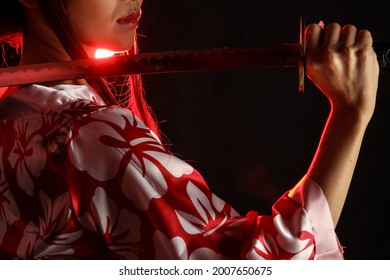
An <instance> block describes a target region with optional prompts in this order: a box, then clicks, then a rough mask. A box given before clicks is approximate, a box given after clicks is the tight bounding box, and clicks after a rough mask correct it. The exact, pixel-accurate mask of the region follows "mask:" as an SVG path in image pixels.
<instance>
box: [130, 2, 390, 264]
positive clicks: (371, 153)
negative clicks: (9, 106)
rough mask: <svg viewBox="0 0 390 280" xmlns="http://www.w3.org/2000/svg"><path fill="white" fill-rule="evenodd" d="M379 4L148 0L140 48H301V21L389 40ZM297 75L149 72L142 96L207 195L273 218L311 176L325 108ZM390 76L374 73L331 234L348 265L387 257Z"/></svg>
mask: <svg viewBox="0 0 390 280" xmlns="http://www.w3.org/2000/svg"><path fill="white" fill-rule="evenodd" d="M387 6H388V5H385V1H365V2H359V1H334V0H332V1H320V2H318V1H285V2H281V1H259V0H257V1H255V0H243V1H232V0H207V1H206V0H198V1H192V0H190V1H183V0H171V1H160V0H145V1H144V4H143V17H142V19H141V23H140V27H139V29H138V32H139V33H140V35H141V37H140V39H139V44H140V48H141V52H147V51H158V50H177V49H202V48H214V47H252V46H256V45H262V44H280V43H284V42H298V40H299V16H300V15H305V16H306V18H307V23H311V22H318V21H320V20H322V21H324V22H325V23H330V22H338V23H340V24H341V25H345V24H349V23H352V24H354V25H356V26H357V28H358V29H369V30H370V31H371V32H372V34H373V37H374V40H375V41H390V16H389V15H390V13H389V8H388V7H387ZM297 77H298V72H297V69H295V68H280V69H274V68H272V69H256V70H237V71H219V72H202V73H180V74H163V75H149V76H144V83H145V89H146V95H147V100H148V102H149V103H150V104H151V106H152V107H153V110H154V112H155V114H156V116H157V118H158V120H159V121H161V123H160V128H161V129H162V131H163V133H164V134H166V135H167V137H168V139H169V142H170V145H171V146H170V148H171V150H172V152H174V153H175V154H177V155H178V156H179V157H180V158H182V159H184V160H187V161H189V162H190V163H191V164H192V165H194V166H195V167H196V168H197V169H198V170H199V171H200V172H201V173H202V174H203V176H204V177H205V179H206V181H208V183H209V185H210V188H211V189H212V190H213V192H215V193H216V194H218V195H219V196H220V197H222V198H223V199H225V200H226V201H228V202H229V203H230V204H232V205H233V206H234V207H235V208H236V209H237V210H238V211H239V212H241V213H242V214H245V213H246V212H247V211H248V210H253V209H254V210H258V211H259V212H261V213H265V214H268V213H269V212H270V209H271V205H272V203H273V202H274V201H275V199H277V197H278V196H279V195H281V194H282V193H283V192H285V191H286V190H287V189H288V188H290V187H291V186H293V185H294V184H295V183H296V182H297V181H298V180H299V179H300V178H301V177H302V176H303V175H304V174H305V172H306V170H307V168H308V166H309V164H310V161H311V159H312V156H313V154H314V152H315V149H316V146H317V143H318V141H319V137H320V134H321V131H322V128H323V125H324V123H325V120H326V117H327V115H328V112H329V104H328V101H327V100H326V98H325V97H323V96H322V94H321V93H320V92H319V91H318V90H317V89H316V88H315V87H314V86H313V85H312V84H311V83H310V81H308V80H306V90H305V93H304V94H299V93H298V78H297ZM389 79H390V72H388V73H385V72H382V73H381V76H380V84H379V92H378V99H377V108H376V112H375V115H374V117H373V119H372V121H371V123H370V125H369V127H368V129H367V133H366V137H365V140H364V143H363V146H362V151H361V154H360V158H359V161H358V165H357V169H356V172H355V176H354V178H353V182H352V186H351V189H350V192H349V196H348V200H347V202H346V205H345V208H344V211H343V214H342V217H341V219H340V222H339V224H338V226H337V229H336V231H337V233H338V235H339V239H340V241H341V243H342V244H343V245H344V246H345V247H346V248H345V252H346V254H345V257H346V258H347V259H389V258H390V241H389V239H390V232H389V216H388V214H389V212H390V209H389V206H388V196H389V193H390V190H389V188H390V183H389V176H388V172H390V169H389V167H390V165H389V156H390V151H389V133H388V132H389V125H388V122H389V110H388V107H389V105H390V103H389V102H390V101H389V94H390V93H389V90H390V82H389Z"/></svg>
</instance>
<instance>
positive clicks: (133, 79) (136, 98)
mask: <svg viewBox="0 0 390 280" xmlns="http://www.w3.org/2000/svg"><path fill="white" fill-rule="evenodd" d="M7 2H8V3H7V4H6V5H7V6H6V8H4V7H2V12H0V42H1V41H5V42H7V43H8V44H10V45H11V46H13V47H16V48H18V47H20V46H21V42H22V35H23V25H24V22H23V14H22V6H21V4H20V3H19V1H17V0H8V1H7ZM64 2H66V0H65V1H64V0H37V3H38V5H39V6H40V8H41V10H42V12H43V14H44V15H45V17H46V19H47V20H48V22H49V24H50V25H51V27H52V29H53V31H54V32H55V34H56V35H57V37H58V39H59V40H60V42H61V44H62V45H63V47H64V49H65V51H66V52H67V53H68V55H69V56H70V58H71V59H83V58H88V55H87V53H86V52H85V50H84V48H83V46H82V44H81V43H80V41H79V39H78V38H77V36H76V34H75V32H74V31H73V29H72V27H71V25H70V23H69V20H68V16H67V9H66V3H64ZM135 37H136V36H135ZM131 52H132V53H133V54H136V53H138V47H137V44H136V40H135V42H134V48H133V49H132V50H131ZM126 80H127V81H128V89H129V90H128V91H127V93H128V95H129V96H128V98H127V100H128V102H126V104H125V105H123V104H119V102H118V100H117V99H116V98H115V95H114V94H113V93H112V90H110V88H109V87H108V86H107V83H106V81H105V79H104V78H97V79H90V80H88V81H87V82H88V83H89V84H90V85H91V86H92V87H93V88H94V89H95V91H96V92H97V93H98V94H99V95H100V96H101V97H102V99H103V100H104V101H105V102H106V103H107V104H109V105H121V106H125V107H127V108H129V109H130V110H131V111H132V112H133V113H134V114H135V115H137V116H138V117H139V118H140V119H141V120H142V121H143V122H144V123H145V124H146V125H147V126H148V127H149V128H150V129H151V130H152V131H154V132H155V133H156V134H158V135H160V133H159V130H158V126H157V123H156V121H155V118H154V115H153V113H152V111H151V110H150V107H149V106H148V104H147V103H146V100H145V96H144V90H143V86H142V79H141V75H130V76H129V77H127V79H126Z"/></svg>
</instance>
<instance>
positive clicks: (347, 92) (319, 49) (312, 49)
mask: <svg viewBox="0 0 390 280" xmlns="http://www.w3.org/2000/svg"><path fill="white" fill-rule="evenodd" d="M306 40H307V61H306V63H307V65H306V66H307V75H308V77H309V78H310V79H311V80H312V81H313V82H314V83H315V84H316V85H317V86H318V87H319V88H320V89H321V91H322V92H323V93H324V94H325V95H326V96H327V97H328V98H329V100H330V102H331V105H332V110H334V111H335V113H340V114H341V113H344V114H355V113H357V114H358V115H359V116H361V117H363V118H364V119H365V120H367V121H368V120H369V119H370V118H371V116H372V114H373V112H374V107H375V96H376V91H377V85H378V73H379V66H378V61H377V57H376V54H375V52H374V50H373V48H372V44H373V39H372V37H371V34H370V32H369V31H367V30H361V31H358V30H357V29H356V27H355V26H353V25H346V26H344V27H343V28H341V26H340V25H339V24H337V23H332V24H329V25H328V26H326V27H325V28H323V27H321V26H320V25H318V24H311V25H309V26H308V27H307V29H306Z"/></svg>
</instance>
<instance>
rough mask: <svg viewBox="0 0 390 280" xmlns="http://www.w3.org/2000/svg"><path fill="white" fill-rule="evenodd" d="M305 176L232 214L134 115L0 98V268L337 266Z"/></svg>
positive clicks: (331, 238)
mask: <svg viewBox="0 0 390 280" xmlns="http://www.w3.org/2000/svg"><path fill="white" fill-rule="evenodd" d="M342 258H343V253H342V249H341V247H340V245H339V242H338V240H337V237H336V234H335V232H334V229H333V224H332V220H331V217H330V212H329V208H328V204H327V202H326V200H325V198H324V196H323V194H322V192H321V189H320V188H319V187H318V185H317V184H316V183H315V182H314V181H313V180H312V179H311V178H309V177H307V176H306V177H304V178H303V180H302V181H301V182H300V183H299V184H298V185H297V186H296V187H295V188H293V189H292V190H291V191H289V192H287V193H286V194H285V195H283V196H282V197H281V198H280V199H279V200H278V201H277V202H276V203H275V204H274V207H273V215H272V216H261V215H259V214H258V213H256V212H255V211H251V212H249V213H247V214H246V215H245V216H241V215H239V214H238V213H237V212H236V211H235V210H234V209H232V207H231V206H230V205H229V204H227V203H226V202H225V201H223V200H221V199H220V198H219V197H217V196H216V195H214V194H213V193H212V192H210V190H209V188H208V186H207V184H206V183H205V181H204V180H203V178H202V177H201V175H200V174H199V173H198V172H197V171H196V170H195V169H194V168H193V167H191V166H190V165H189V164H187V163H186V162H184V161H182V160H180V159H178V158H177V157H175V156H173V155H172V154H171V153H169V152H168V151H167V150H166V149H165V148H164V147H163V146H162V145H161V143H160V141H159V139H158V138H157V137H156V136H155V135H154V134H153V133H152V132H151V131H150V130H149V129H148V128H147V127H146V126H145V125H144V124H143V123H142V122H141V121H140V120H139V119H138V118H136V117H135V116H134V114H133V113H132V112H131V111H129V110H127V109H123V108H120V107H116V106H107V105H105V104H104V103H103V102H102V101H101V100H100V98H99V97H98V96H97V95H96V94H95V93H93V92H92V91H91V90H89V89H88V88H87V87H85V86H74V85H60V86H56V87H43V86H39V85H32V86H28V87H25V88H23V89H20V90H18V91H16V92H14V93H13V94H11V95H10V96H8V97H5V98H3V99H2V100H1V101H0V259H342Z"/></svg>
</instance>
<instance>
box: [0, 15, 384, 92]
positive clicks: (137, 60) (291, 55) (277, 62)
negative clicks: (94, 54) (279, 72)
mask: <svg viewBox="0 0 390 280" xmlns="http://www.w3.org/2000/svg"><path fill="white" fill-rule="evenodd" d="M300 27H301V32H300V41H299V43H284V44H281V45H264V46H259V47H254V48H219V49H218V48H217V49H207V50H181V51H164V52H153V53H143V54H136V55H116V56H113V57H109V58H104V59H96V58H90V59H80V60H71V61H62V62H52V63H43V64H30V65H25V66H15V67H7V68H2V69H0V87H4V86H11V85H23V84H32V83H43V82H53V81H61V80H73V79H93V78H97V77H110V76H121V75H131V74H156V73H172V72H193V71H210V70H223V69H244V68H261V67H298V68H299V88H300V91H303V87H304V76H305V69H304V67H305V41H304V28H305V26H304V24H303V23H302V20H301V26H300ZM374 50H375V52H376V53H377V56H378V61H379V65H380V68H381V69H390V43H375V44H374Z"/></svg>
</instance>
